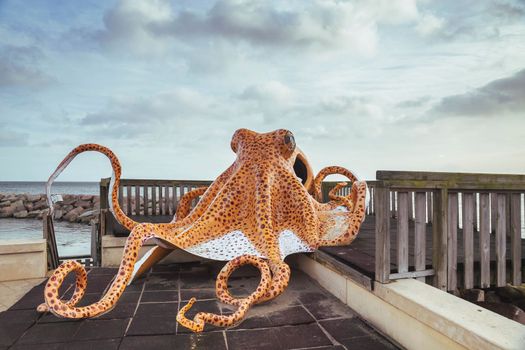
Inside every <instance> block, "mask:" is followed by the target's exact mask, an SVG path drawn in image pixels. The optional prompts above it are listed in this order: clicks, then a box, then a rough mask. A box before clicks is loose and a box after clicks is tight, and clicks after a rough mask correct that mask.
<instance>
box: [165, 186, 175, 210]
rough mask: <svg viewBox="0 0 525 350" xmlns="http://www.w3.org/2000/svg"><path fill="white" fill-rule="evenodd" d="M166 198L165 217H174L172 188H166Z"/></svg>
mask: <svg viewBox="0 0 525 350" xmlns="http://www.w3.org/2000/svg"><path fill="white" fill-rule="evenodd" d="M164 198H165V201H166V203H165V206H166V213H165V215H173V206H172V200H171V199H170V186H164Z"/></svg>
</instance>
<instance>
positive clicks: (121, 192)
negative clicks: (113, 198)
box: [118, 184, 125, 213]
mask: <svg viewBox="0 0 525 350" xmlns="http://www.w3.org/2000/svg"><path fill="white" fill-rule="evenodd" d="M118 205H119V206H120V209H122V210H123V211H124V208H123V207H124V190H123V189H122V184H121V185H120V186H119V187H118ZM124 213H125V212H124Z"/></svg>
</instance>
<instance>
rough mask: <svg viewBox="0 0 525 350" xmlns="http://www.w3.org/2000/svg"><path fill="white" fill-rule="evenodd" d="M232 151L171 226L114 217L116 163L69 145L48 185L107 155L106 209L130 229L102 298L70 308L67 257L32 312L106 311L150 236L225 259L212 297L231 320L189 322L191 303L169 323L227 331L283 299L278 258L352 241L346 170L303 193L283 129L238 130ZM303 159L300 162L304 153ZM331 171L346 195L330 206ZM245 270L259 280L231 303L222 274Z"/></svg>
mask: <svg viewBox="0 0 525 350" xmlns="http://www.w3.org/2000/svg"><path fill="white" fill-rule="evenodd" d="M231 148H232V150H233V151H234V152H235V153H236V155H237V157H236V160H235V162H234V163H233V164H232V165H231V166H230V167H229V168H228V169H226V171H224V172H223V173H222V174H221V175H219V177H217V179H216V180H215V181H214V182H213V183H212V184H211V185H210V186H209V187H202V188H197V189H195V190H193V191H191V192H189V193H187V194H186V195H185V196H184V197H183V198H182V200H181V202H180V205H179V208H178V209H177V214H176V217H175V219H174V221H172V222H170V223H163V224H150V223H138V222H135V221H133V220H131V219H130V218H128V217H127V216H126V215H125V214H124V213H123V212H122V210H121V208H120V206H119V204H118V186H119V182H120V175H121V167H120V163H119V161H118V159H117V158H116V156H115V155H114V154H113V152H112V151H111V150H109V149H108V148H106V147H103V146H100V145H96V144H86V145H81V146H79V147H77V148H75V149H74V150H73V151H72V152H71V153H70V154H69V155H68V156H67V157H66V158H65V159H64V160H63V161H62V163H61V164H60V165H59V167H58V168H57V170H56V171H55V172H54V173H53V175H52V177H51V178H50V179H54V178H56V176H57V175H58V174H59V173H60V172H61V171H62V170H63V169H64V168H65V167H66V166H67V165H68V164H69V162H70V161H71V160H72V159H73V158H74V157H75V156H76V155H78V154H80V153H82V152H85V151H98V152H100V153H103V154H105V155H106V156H107V157H108V158H109V159H110V162H111V165H112V168H113V171H114V174H115V175H114V180H115V184H114V187H113V188H112V192H111V203H112V207H113V213H114V215H115V218H116V219H117V220H118V221H119V222H120V223H121V224H122V225H123V226H125V227H126V228H128V229H129V230H130V231H131V232H130V235H129V237H128V239H127V241H126V245H125V248H124V253H123V258H122V262H121V264H120V267H119V270H118V274H117V276H116V278H115V279H114V280H113V283H112V284H111V286H110V288H109V289H108V290H107V292H106V294H105V295H104V296H103V297H102V299H101V300H99V301H98V302H96V303H94V304H91V305H88V306H84V307H77V306H76V304H77V303H78V301H79V300H80V299H81V297H82V296H83V293H84V291H85V288H86V285H87V280H86V273H85V270H84V268H83V267H82V266H81V265H80V264H78V263H76V262H74V261H67V262H64V263H63V264H62V265H60V266H59V267H58V268H57V269H56V270H55V271H54V273H53V274H52V276H51V277H50V278H49V281H48V283H47V285H46V288H45V292H44V298H45V304H42V305H40V306H39V307H38V310H39V311H46V310H49V311H51V312H52V313H54V314H55V315H57V316H61V317H67V318H86V317H95V316H98V315H101V314H103V313H105V312H108V311H109V310H111V309H112V308H113V307H114V306H115V303H116V302H117V300H118V299H119V297H120V296H121V295H122V293H123V291H124V289H125V287H126V285H127V283H128V282H129V280H130V278H131V276H132V273H133V268H134V265H135V263H136V261H137V258H138V252H139V249H140V248H141V247H142V245H143V244H144V242H146V241H147V240H148V239H151V238H155V239H156V240H157V242H160V243H165V245H166V246H170V247H173V246H174V247H179V248H181V249H184V250H188V251H190V252H192V251H193V252H194V253H195V254H197V253H196V252H198V254H199V255H201V256H204V257H209V255H207V254H211V253H210V251H213V253H214V254H217V257H219V258H218V260H226V261H228V262H227V263H226V265H225V266H224V268H223V269H222V270H221V272H220V273H219V275H218V277H217V284H216V293H217V298H218V299H219V300H220V301H222V302H224V303H227V304H231V305H234V306H237V310H236V311H235V312H234V313H233V314H231V315H215V314H211V313H206V312H199V313H198V314H197V315H196V316H195V317H194V318H193V320H189V319H187V318H186V316H185V313H186V312H187V311H188V310H189V309H190V308H191V307H192V305H193V303H194V302H195V299H191V300H190V302H189V303H188V304H187V305H185V306H183V307H182V308H181V309H180V311H179V312H178V314H177V320H178V322H179V323H180V324H181V325H183V326H185V327H187V328H189V329H191V330H193V331H195V332H200V331H202V330H203V328H204V326H205V324H206V323H209V324H213V325H215V326H220V327H232V326H234V325H237V324H238V323H239V322H241V321H242V320H243V318H244V317H245V315H246V313H247V312H248V310H249V308H250V307H251V306H252V305H254V304H257V303H260V302H264V301H267V300H271V299H273V298H275V297H277V296H279V295H280V294H282V293H283V291H284V290H285V289H286V287H287V286H288V281H289V279H290V267H289V266H288V265H287V264H286V263H285V262H284V258H285V256H286V255H288V254H292V253H295V252H300V251H314V250H316V249H318V248H319V247H320V246H330V245H345V244H349V243H350V242H352V241H353V239H354V238H355V237H356V235H357V233H358V230H359V227H360V225H361V223H362V221H363V220H364V216H365V205H366V204H365V203H366V191H367V189H366V183H365V182H363V181H358V180H357V178H356V177H355V176H354V174H353V173H352V172H350V171H349V170H347V169H345V168H342V167H327V168H324V169H323V170H321V171H320V172H319V174H318V175H317V176H316V177H315V179H314V180H313V183H312V185H311V186H310V185H309V187H311V188H306V187H305V186H304V185H303V184H302V183H301V180H300V179H299V178H298V177H297V176H296V174H295V172H294V168H293V165H294V162H295V161H296V158H297V157H298V154H300V150H299V149H298V148H297V147H296V145H295V139H294V137H293V135H292V133H291V132H290V131H288V130H283V129H280V130H276V131H273V132H269V133H257V132H254V131H250V130H247V129H239V130H237V131H236V132H235V134H234V135H233V137H232V140H231ZM301 157H302V158H304V155H302V153H301ZM331 174H342V175H344V176H346V177H347V178H348V179H349V180H350V182H351V185H352V187H351V191H350V194H349V195H347V196H340V195H338V194H337V191H338V190H339V189H340V188H342V187H343V186H344V185H346V183H344V184H343V183H341V184H339V185H337V186H336V189H334V190H332V191H331V192H330V194H329V197H330V198H329V199H330V201H329V202H327V203H322V200H321V199H322V198H321V183H322V181H323V179H324V178H325V177H326V176H328V175H331ZM309 191H311V192H312V194H310V193H309ZM199 196H200V197H201V199H200V200H199V202H198V203H197V205H196V206H195V208H193V209H191V202H192V201H193V200H194V199H196V198H197V197H199ZM232 237H233V238H232ZM232 239H233V241H232ZM224 242H229V245H225V243H224ZM160 243H159V244H160ZM203 247H204V248H205V249H204V248H203ZM290 247H291V248H292V249H290ZM234 248H235V249H234ZM199 249H200V250H199ZM232 252H233V253H232ZM232 254H233V257H231V255H232ZM224 256H228V257H229V258H224ZM246 264H250V265H254V266H255V267H257V268H258V269H259V271H260V272H261V282H260V284H259V286H258V287H257V289H256V290H255V291H254V292H253V293H252V294H251V295H250V296H248V297H246V298H235V297H234V296H232V295H231V294H230V292H229V291H228V278H229V277H230V275H231V274H232V273H233V271H235V270H236V269H237V268H239V267H240V266H242V265H246ZM73 271H74V272H75V273H76V275H77V284H76V289H75V293H74V294H73V296H72V298H71V299H70V300H67V301H64V300H60V299H59V296H58V290H59V287H60V285H61V284H62V282H63V280H64V278H65V277H66V276H67V274H68V273H70V272H73Z"/></svg>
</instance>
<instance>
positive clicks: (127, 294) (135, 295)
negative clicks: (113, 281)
mask: <svg viewBox="0 0 525 350" xmlns="http://www.w3.org/2000/svg"><path fill="white" fill-rule="evenodd" d="M140 294H141V293H140V292H132V291H128V290H127V289H126V290H125V291H124V293H122V295H121V296H120V299H119V300H118V302H119V303H137V302H138V301H139V298H140Z"/></svg>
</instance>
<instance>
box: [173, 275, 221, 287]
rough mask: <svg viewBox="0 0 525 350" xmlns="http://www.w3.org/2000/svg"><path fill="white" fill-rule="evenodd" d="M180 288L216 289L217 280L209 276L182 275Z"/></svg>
mask: <svg viewBox="0 0 525 350" xmlns="http://www.w3.org/2000/svg"><path fill="white" fill-rule="evenodd" d="M180 287H181V288H184V289H192V288H209V289H211V288H215V279H212V278H210V276H209V275H192V274H182V273H181V275H180Z"/></svg>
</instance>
